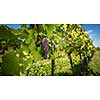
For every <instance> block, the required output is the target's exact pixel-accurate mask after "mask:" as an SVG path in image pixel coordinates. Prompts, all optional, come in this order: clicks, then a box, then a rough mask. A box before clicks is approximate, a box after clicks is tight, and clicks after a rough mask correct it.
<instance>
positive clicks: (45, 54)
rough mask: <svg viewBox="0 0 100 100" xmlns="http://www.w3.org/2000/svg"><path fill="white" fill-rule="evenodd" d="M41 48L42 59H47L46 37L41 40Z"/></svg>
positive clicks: (47, 46) (47, 45)
mask: <svg viewBox="0 0 100 100" xmlns="http://www.w3.org/2000/svg"><path fill="white" fill-rule="evenodd" d="M42 48H43V56H44V59H47V58H48V57H47V54H48V51H49V44H48V40H47V38H46V36H44V38H43V39H42Z"/></svg>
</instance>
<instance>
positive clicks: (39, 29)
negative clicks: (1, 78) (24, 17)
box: [0, 24, 94, 76]
mask: <svg viewBox="0 0 100 100" xmlns="http://www.w3.org/2000/svg"><path fill="white" fill-rule="evenodd" d="M44 35H46V38H47V40H48V45H49V47H50V50H49V53H48V59H46V60H44V58H43V47H42V45H41V41H42V39H43V38H44V37H43V36H44ZM93 53H94V48H93V44H92V41H91V39H90V38H89V35H87V33H86V32H85V30H84V29H83V28H82V26H81V25H79V24H31V25H30V27H27V25H26V24H22V25H21V28H20V29H17V30H16V29H13V28H9V27H7V26H3V25H2V26H0V63H1V70H2V73H3V74H4V75H30V76H31V75H51V73H52V71H53V70H52V67H54V75H73V68H72V64H73V67H74V69H75V66H76V65H78V68H80V67H82V66H80V65H81V64H83V63H82V62H83V60H84V58H85V56H88V57H89V58H91V57H92V55H93ZM68 54H70V55H71V56H70V57H68ZM52 60H54V61H55V63H54V64H53V65H52V63H51V62H52ZM81 71H82V70H81ZM85 71H86V70H85Z"/></svg>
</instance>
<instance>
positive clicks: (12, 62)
mask: <svg viewBox="0 0 100 100" xmlns="http://www.w3.org/2000/svg"><path fill="white" fill-rule="evenodd" d="M2 60H3V62H2V65H1V67H2V72H3V74H4V75H19V71H20V68H19V65H18V64H19V60H18V58H17V57H16V54H15V52H14V51H9V52H8V53H6V54H5V55H4V56H3V59H2Z"/></svg>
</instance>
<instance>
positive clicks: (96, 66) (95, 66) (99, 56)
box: [89, 51, 100, 75]
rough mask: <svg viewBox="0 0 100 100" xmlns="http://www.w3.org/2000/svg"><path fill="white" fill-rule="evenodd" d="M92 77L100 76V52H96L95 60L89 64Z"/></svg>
mask: <svg viewBox="0 0 100 100" xmlns="http://www.w3.org/2000/svg"><path fill="white" fill-rule="evenodd" d="M89 67H90V69H91V70H92V73H91V74H92V75H100V51H96V52H95V54H94V56H93V58H92V59H91V61H90V62H89Z"/></svg>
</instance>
